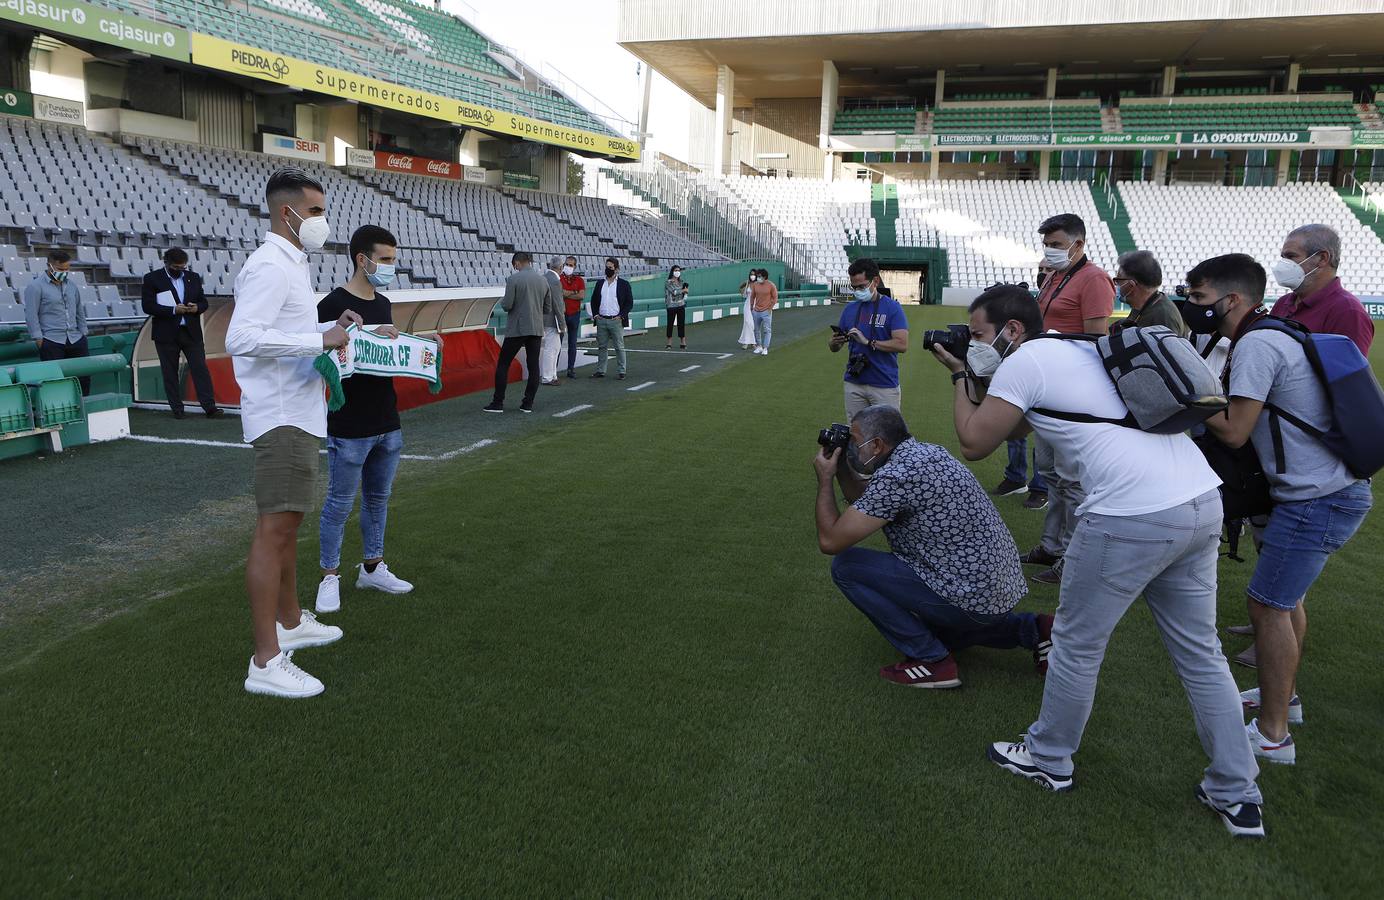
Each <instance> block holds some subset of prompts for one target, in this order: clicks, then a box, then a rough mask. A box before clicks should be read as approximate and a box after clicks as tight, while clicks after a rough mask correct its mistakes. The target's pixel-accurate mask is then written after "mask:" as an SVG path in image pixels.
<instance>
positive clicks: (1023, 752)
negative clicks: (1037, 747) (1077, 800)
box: [985, 741, 1072, 794]
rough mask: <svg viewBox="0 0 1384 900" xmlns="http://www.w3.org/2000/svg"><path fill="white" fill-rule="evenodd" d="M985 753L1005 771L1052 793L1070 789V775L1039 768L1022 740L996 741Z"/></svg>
mask: <svg viewBox="0 0 1384 900" xmlns="http://www.w3.org/2000/svg"><path fill="white" fill-rule="evenodd" d="M985 755H986V756H988V757H990V762H992V763H994V764H995V765H997V766H999V767H1000V768H1001V769H1004V770H1005V771H1006V772H1013V773H1014V774H1015V775H1019V776H1021V777H1023V778H1027V779H1028V780H1029V781H1032V782H1034V783H1035V784H1037V785H1038V786H1039V787H1041V788H1044V789H1045V790H1049V791H1052V792H1053V793H1054V794H1061V793H1064V792H1066V791H1070V790H1071V789H1072V776H1070V775H1054V774H1053V773H1051V772H1045V771H1043V770H1042V769H1040V768H1039V767H1038V764H1037V763H1035V762H1034V761H1033V757H1031V756H1029V755H1028V745H1027V744H1026V743H1024V742H1023V741H1020V742H1019V743H1017V744H1011V743H1009V742H1008V741H996V742H995V743H993V744H991V745H990V749H989V750H987V751H986V752H985Z"/></svg>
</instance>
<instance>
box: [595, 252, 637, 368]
mask: <svg viewBox="0 0 1384 900" xmlns="http://www.w3.org/2000/svg"><path fill="white" fill-rule="evenodd" d="M633 308H634V291H633V290H632V289H631V288H630V283H629V282H628V281H626V280H625V279H623V278H621V277H620V261H619V260H617V259H615V258H614V257H613V256H610V257H606V261H605V278H603V279H602V280H600V281H598V282H596V287H595V289H593V290H592V291H591V318H592V319H593V320H594V321H595V322H596V371H595V372H593V373H591V377H592V378H604V377H605V371H606V348H607V347H609V346H610V345H611V344H614V345H615V361H616V365H617V366H618V371H619V377H620V379H621V380H622V381H623V380H624V378H625V327H626V326H627V325H629V321H630V310H631V309H633Z"/></svg>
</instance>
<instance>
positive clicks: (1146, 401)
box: [1033, 325, 1229, 434]
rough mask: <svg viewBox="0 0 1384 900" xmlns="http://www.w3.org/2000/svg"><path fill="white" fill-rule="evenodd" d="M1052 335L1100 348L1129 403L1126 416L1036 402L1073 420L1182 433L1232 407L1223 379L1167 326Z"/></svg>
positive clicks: (1052, 413) (1045, 411) (1050, 337)
mask: <svg viewBox="0 0 1384 900" xmlns="http://www.w3.org/2000/svg"><path fill="white" fill-rule="evenodd" d="M1039 337H1041V338H1044V339H1048V340H1063V341H1087V342H1090V343H1094V344H1095V345H1096V349H1097V350H1098V351H1099V353H1100V359H1101V362H1102V363H1103V364H1104V365H1105V373H1106V374H1107V375H1109V376H1110V380H1111V381H1112V382H1114V384H1115V391H1116V392H1117V393H1118V394H1119V395H1120V399H1121V400H1122V401H1124V405H1125V406H1127V407H1128V408H1129V415H1127V416H1125V417H1124V418H1123V419H1107V418H1102V417H1100V416H1090V415H1086V414H1085V413H1073V412H1061V411H1058V410H1052V409H1040V408H1038V407H1034V410H1033V411H1034V412H1036V413H1039V414H1040V415H1044V416H1050V417H1052V418H1054V419H1065V420H1066V421H1069V422H1090V423H1105V424H1109V425H1123V426H1125V427H1126V428H1138V429H1139V430H1140V431H1147V432H1149V433H1151V434H1180V433H1182V432H1184V431H1186V430H1187V429H1189V428H1191V427H1192V426H1194V425H1199V424H1201V423H1202V422H1205V421H1206V420H1207V419H1209V418H1211V417H1212V416H1213V415H1215V414H1216V413H1218V412H1222V411H1224V410H1225V408H1226V407H1227V406H1229V401H1228V400H1226V397H1225V391H1224V389H1223V388H1222V387H1221V382H1220V379H1219V378H1217V377H1216V376H1215V375H1213V374H1212V373H1211V370H1210V369H1209V368H1207V366H1206V363H1205V362H1204V361H1203V360H1202V358H1201V354H1200V353H1198V352H1197V348H1196V347H1195V346H1193V345H1192V344H1191V343H1190V342H1189V341H1188V340H1187V339H1186V338H1182V337H1179V336H1178V335H1177V333H1176V332H1174V331H1173V330H1172V329H1170V328H1167V327H1166V326H1163V325H1150V326H1148V327H1146V328H1121V329H1119V330H1118V331H1116V332H1115V333H1114V334H1110V335H1104V336H1100V337H1097V336H1096V335H1093V334H1044V335H1039Z"/></svg>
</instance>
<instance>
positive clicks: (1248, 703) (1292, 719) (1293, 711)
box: [1240, 688, 1302, 725]
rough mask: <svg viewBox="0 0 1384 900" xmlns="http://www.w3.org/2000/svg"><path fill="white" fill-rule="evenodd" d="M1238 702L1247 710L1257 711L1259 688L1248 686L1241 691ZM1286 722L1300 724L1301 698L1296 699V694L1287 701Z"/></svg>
mask: <svg viewBox="0 0 1384 900" xmlns="http://www.w3.org/2000/svg"><path fill="white" fill-rule="evenodd" d="M1240 703H1241V705H1243V706H1244V708H1245V709H1247V710H1249V711H1250V712H1258V711H1259V688H1250V689H1249V690H1247V691H1241V692H1240ZM1288 724H1289V725H1301V724H1302V700H1300V699H1298V695H1297V694H1294V695H1293V698H1292V699H1291V700H1289V701H1288Z"/></svg>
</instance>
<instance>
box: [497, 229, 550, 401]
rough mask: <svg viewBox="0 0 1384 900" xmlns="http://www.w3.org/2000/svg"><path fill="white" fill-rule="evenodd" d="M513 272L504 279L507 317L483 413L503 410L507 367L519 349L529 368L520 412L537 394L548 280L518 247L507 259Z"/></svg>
mask: <svg viewBox="0 0 1384 900" xmlns="http://www.w3.org/2000/svg"><path fill="white" fill-rule="evenodd" d="M510 264H511V265H513V266H514V274H513V275H511V276H509V278H507V279H506V280H505V297H504V299H503V300H501V301H500V308H501V309H503V310H504V311H505V314H506V315H507V316H508V317H509V319H508V321H507V322H506V324H505V342H504V343H503V344H502V345H501V346H500V359H499V361H498V362H496V363H495V396H494V397H492V398H491V400H490V405H489V406H486V407H485V412H493V413H502V412H504V411H505V388H506V387H508V386H509V366H510V363H512V362H514V357H516V356H518V355H519V351H520V350H521V349H522V350H523V351H524V356H525V359H526V361H527V363H528V367H529V382H528V386H527V388H526V389H525V391H524V402H523V403H520V404H519V410H520V411H521V412H526V413H531V412H533V398H534V396H535V395H536V394H537V393H538V379H539V374H538V354H539V349H540V347H541V345H542V341H543V322H544V313H545V311H546V310H547V309H548V307H549V306H550V301H549V294H550V290H549V287H548V279H547V278H545V277H544V276H543V273H542V272H539V271H538V270H536V269H534V267H533V255H532V254H530V253H525V252H524V251H522V250H520V251H519V252H518V253H515V254H514V256H513V257H511V258H510Z"/></svg>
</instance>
